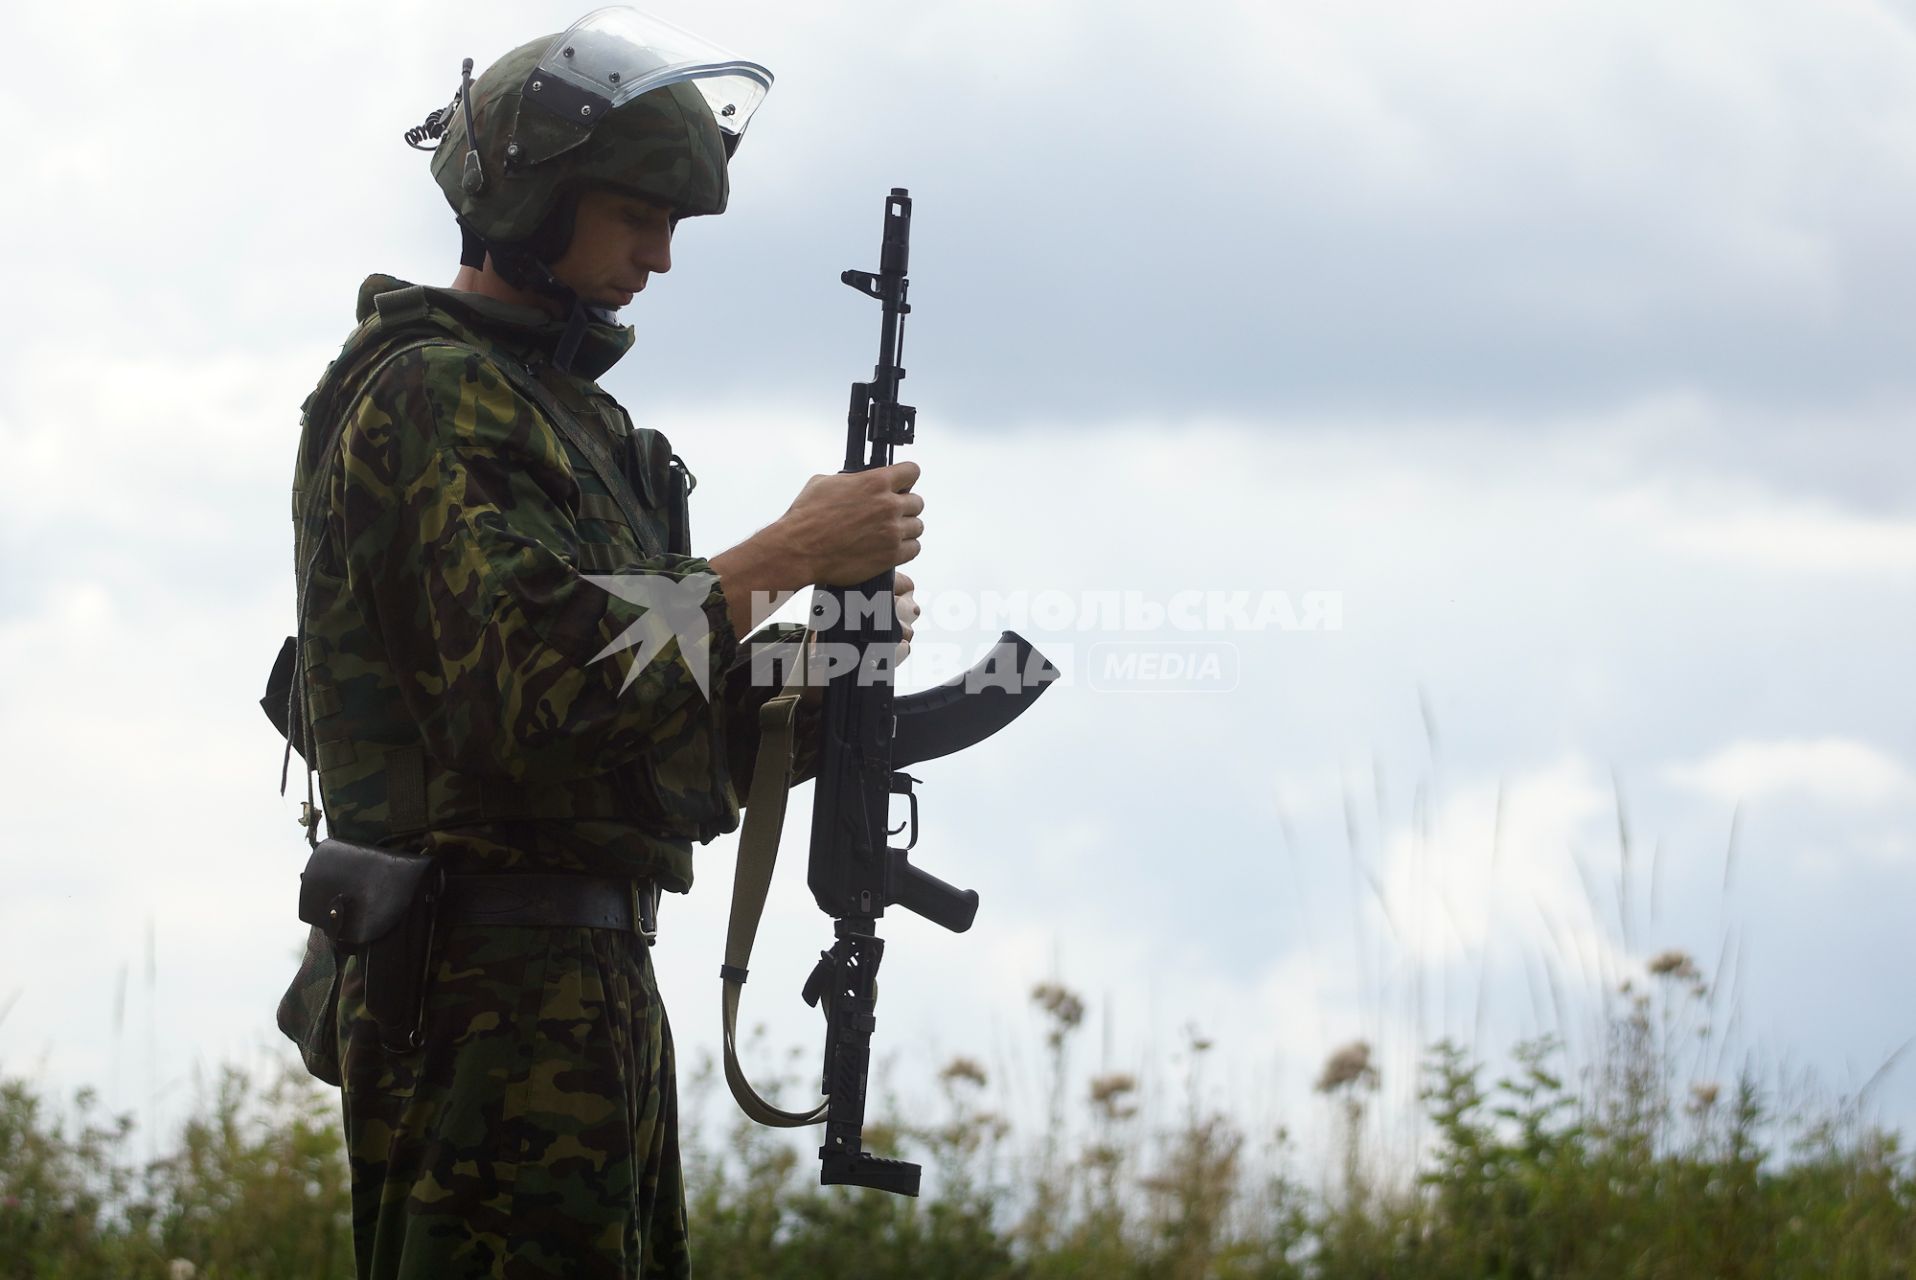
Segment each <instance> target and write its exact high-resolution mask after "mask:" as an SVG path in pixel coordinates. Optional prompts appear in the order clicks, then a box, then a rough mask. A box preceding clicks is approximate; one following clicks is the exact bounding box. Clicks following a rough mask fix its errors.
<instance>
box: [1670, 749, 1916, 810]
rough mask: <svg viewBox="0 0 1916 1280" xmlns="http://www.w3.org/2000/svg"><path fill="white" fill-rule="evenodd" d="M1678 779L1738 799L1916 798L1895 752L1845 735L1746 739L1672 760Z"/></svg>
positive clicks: (1914, 779) (1913, 780) (1914, 781)
mask: <svg viewBox="0 0 1916 1280" xmlns="http://www.w3.org/2000/svg"><path fill="white" fill-rule="evenodd" d="M1664 776H1665V777H1666V778H1667V779H1668V780H1669V781H1670V782H1671V783H1673V784H1674V785H1676V786H1679V787H1682V788H1684V789H1686V790H1689V791H1693V792H1697V793H1700V794H1703V795H1707V796H1711V797H1713V798H1715V799H1718V800H1724V801H1728V802H1731V803H1740V802H1742V801H1746V800H1767V799H1771V798H1773V797H1779V796H1780V797H1799V798H1808V799H1812V800H1820V801H1824V802H1827V803H1831V804H1866V805H1878V804H1888V803H1891V802H1895V801H1904V802H1907V801H1910V800H1912V799H1916V776H1912V774H1911V773H1910V770H1909V768H1908V766H1907V765H1906V764H1905V763H1904V762H1903V761H1900V760H1898V759H1896V758H1895V757H1893V756H1890V755H1886V754H1884V753H1883V752H1882V751H1880V750H1878V749H1876V748H1874V747H1871V746H1869V745H1868V744H1867V743H1862V742H1857V741H1854V740H1851V739H1847V738H1837V737H1826V738H1817V739H1809V740H1802V739H1799V740H1790V741H1755V740H1749V739H1743V740H1739V741H1736V742H1733V743H1731V744H1730V745H1729V746H1726V747H1724V748H1723V749H1721V750H1719V751H1717V752H1714V753H1713V754H1711V755H1709V756H1707V757H1705V758H1703V759H1701V760H1695V761H1691V762H1687V763H1681V764H1673V765H1671V766H1669V767H1668V768H1667V769H1666V770H1665V771H1664Z"/></svg>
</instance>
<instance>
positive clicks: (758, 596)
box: [707, 524, 815, 637]
mask: <svg viewBox="0 0 1916 1280" xmlns="http://www.w3.org/2000/svg"><path fill="white" fill-rule="evenodd" d="M707 563H709V564H710V565H711V566H712V572H714V573H716V574H717V575H718V578H719V589H720V590H721V591H723V592H724V594H725V608H726V612H727V613H728V614H730V615H731V619H732V629H733V631H734V632H736V633H737V634H738V635H739V636H740V637H743V636H744V635H745V634H746V633H747V632H749V631H751V630H752V629H753V628H755V627H757V626H758V624H759V623H761V622H763V621H764V620H765V619H766V618H768V617H770V616H771V615H772V613H773V612H774V611H775V610H776V609H777V608H778V607H779V606H780V605H782V604H784V603H785V601H787V600H789V599H791V597H792V594H793V593H794V592H796V591H799V590H801V589H802V588H804V587H808V586H810V585H811V584H812V582H813V579H814V576H815V575H814V574H813V573H812V572H811V566H810V564H809V563H808V562H807V560H806V558H805V556H804V555H803V554H801V552H800V551H799V549H798V548H796V547H794V546H793V545H792V544H791V540H790V539H789V538H788V537H786V535H785V532H784V530H783V528H782V527H781V526H780V525H778V524H773V525H769V526H767V527H766V528H764V529H761V530H759V531H758V532H757V533H755V534H753V535H752V536H751V537H749V538H747V539H746V540H745V541H743V542H741V543H739V544H738V545H737V546H736V547H733V548H732V549H731V550H730V551H724V552H720V553H719V554H718V555H716V556H713V557H712V558H711V560H709V561H708V562H707Z"/></svg>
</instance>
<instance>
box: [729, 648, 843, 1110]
mask: <svg viewBox="0 0 1916 1280" xmlns="http://www.w3.org/2000/svg"><path fill="white" fill-rule="evenodd" d="M809 656H810V646H809V645H805V644H801V646H800V658H799V660H798V661H797V662H794V663H792V665H791V673H790V674H789V675H788V676H787V677H786V680H785V687H784V688H782V689H781V690H779V692H778V693H777V694H776V695H775V696H773V697H772V698H771V699H769V700H768V701H767V702H766V703H765V705H764V706H763V707H762V708H760V709H759V713H758V762H757V764H756V765H755V766H754V767H753V772H752V791H751V795H750V796H749V797H748V798H747V799H746V802H745V824H744V826H743V828H742V829H741V830H740V831H739V838H738V871H737V873H736V874H735V876H734V878H733V880H732V918H731V921H730V923H729V924H727V925H726V928H725V964H724V966H723V967H722V968H721V969H720V970H719V977H720V979H721V980H722V981H723V982H724V992H723V995H722V997H721V1001H720V1005H721V1010H722V1015H723V1020H724V1027H725V1083H726V1084H727V1085H728V1086H729V1087H730V1088H731V1090H732V1096H733V1097H734V1098H736V1099H737V1100H738V1105H739V1109H740V1110H742V1111H743V1112H745V1114H746V1115H747V1116H749V1117H750V1118H751V1119H753V1120H756V1121H758V1123H760V1124H763V1125H770V1126H772V1127H773V1128H778V1129H795V1128H798V1127H800V1126H801V1125H808V1124H822V1123H824V1121H825V1112H826V1110H827V1108H828V1106H829V1100H828V1101H826V1102H821V1103H819V1104H818V1106H817V1107H815V1108H813V1109H812V1110H810V1111H785V1110H781V1109H780V1108H778V1107H775V1106H773V1105H772V1104H771V1103H769V1102H767V1101H766V1100H765V1099H764V1098H762V1097H760V1096H759V1094H758V1091H757V1090H755V1089H754V1088H752V1084H751V1081H749V1080H747V1079H746V1078H745V1069H744V1068H743V1067H741V1066H740V1065H739V1061H738V999H739V992H740V989H741V988H742V987H743V986H744V985H745V971H746V968H747V966H748V965H749V964H750V962H751V959H752V943H753V942H754V941H755V940H756V939H757V937H758V923H759V920H760V919H761V918H762V917H763V916H764V914H765V898H766V895H767V894H768V893H769V892H770V891H771V888H772V868H773V867H775V866H776V865H777V864H778V838H779V834H780V832H781V831H783V829H784V827H785V798H786V796H787V795H788V794H789V793H790V791H791V786H792V736H793V735H792V728H793V722H794V719H795V718H796V715H797V712H798V702H799V698H800V697H801V696H802V695H803V693H804V688H805V669H806V666H807V662H808V659H809ZM828 999H829V998H828ZM820 1007H821V1008H823V1007H824V1004H823V1003H822V1002H821V1006H820Z"/></svg>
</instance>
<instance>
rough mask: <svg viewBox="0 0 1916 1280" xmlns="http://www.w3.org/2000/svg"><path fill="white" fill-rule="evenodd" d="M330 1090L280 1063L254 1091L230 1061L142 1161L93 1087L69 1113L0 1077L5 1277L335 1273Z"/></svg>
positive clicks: (334, 1120) (338, 1196) (339, 1226)
mask: <svg viewBox="0 0 1916 1280" xmlns="http://www.w3.org/2000/svg"><path fill="white" fill-rule="evenodd" d="M337 1106H338V1099H337V1096H336V1095H334V1094H332V1093H331V1092H330V1091H326V1090H323V1089H321V1088H320V1087H319V1086H318V1085H316V1084H314V1083H313V1082H312V1081H311V1080H309V1079H307V1078H306V1076H305V1075H304V1073H303V1072H301V1071H300V1070H299V1069H298V1067H297V1066H289V1067H287V1068H286V1069H284V1070H283V1071H282V1072H281V1073H280V1074H279V1076H278V1077H277V1078H276V1079H275V1080H274V1082H273V1083H272V1084H271V1085H270V1087H268V1088H267V1090H266V1091H265V1092H264V1093H263V1094H256V1093H255V1092H254V1089H253V1086H252V1084H251V1083H250V1081H249V1080H248V1079H247V1077H246V1076H245V1074H244V1073H242V1072H240V1071H238V1070H236V1069H234V1068H230V1067H229V1068H227V1069H225V1070H224V1071H222V1072H221V1073H220V1076H219V1079H218V1081H217V1083H216V1084H215V1085H214V1086H213V1088H212V1089H211V1090H210V1091H209V1092H206V1093H205V1094H204V1095H203V1096H202V1098H201V1100H200V1105H199V1107H198V1108H197V1109H196V1111H195V1113H194V1115H193V1116H192V1117H191V1118H190V1119H189V1120H188V1121H187V1122H186V1124H185V1125H184V1126H183V1127H182V1129H181V1131H180V1133H179V1134H178V1137H177V1141H176V1143H175V1145H174V1148H173V1150H172V1151H170V1152H169V1153H168V1154H167V1155H165V1156H163V1157H161V1158H159V1159H157V1160H152V1161H149V1162H147V1163H145V1164H144V1165H141V1164H139V1163H138V1162H136V1161H135V1159H134V1158H133V1155H132V1152H131V1150H130V1146H131V1141H130V1139H131V1136H132V1132H133V1124H132V1121H131V1119H130V1118H128V1117H126V1116H117V1117H113V1118H111V1119H105V1120H102V1119H100V1118H98V1117H97V1115H96V1112H97V1100H96V1099H95V1097H94V1095H93V1094H92V1093H91V1092H90V1091H88V1090H82V1091H81V1092H80V1093H79V1094H78V1095H76V1096H75V1098H74V1101H73V1105H72V1107H71V1109H70V1112H69V1113H68V1114H65V1115H62V1114H60V1113H58V1112H56V1111H55V1110H53V1109H52V1108H51V1107H49V1106H48V1104H47V1102H46V1101H45V1099H43V1098H42V1097H40V1096H39V1094H37V1093H36V1092H35V1091H34V1089H33V1087H32V1086H31V1085H30V1084H29V1083H28V1082H26V1081H23V1080H17V1079H4V1080H0V1277H4V1278H5V1280H25V1278H26V1277H32V1278H34V1280H66V1278H68V1277H73V1278H74V1280H79V1278H80V1277H86V1278H87V1280H95V1278H97V1277H101V1276H115V1277H129V1278H139V1280H144V1278H146V1277H153V1278H154V1280H177V1278H183V1277H194V1278H195V1280H241V1278H244V1277H272V1278H273V1280H309V1278H310V1280H334V1278H336V1277H349V1276H351V1275H352V1271H353V1250H352V1234H351V1227H350V1222H349V1219H348V1216H347V1203H346V1195H347V1191H346V1188H347V1182H346V1164H345V1147H344V1143H343V1141H342V1139H341V1136H340V1126H339V1121H338V1117H337V1116H336V1114H335V1110H336V1108H337Z"/></svg>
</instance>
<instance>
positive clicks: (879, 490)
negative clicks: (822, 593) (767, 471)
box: [774, 462, 925, 587]
mask: <svg viewBox="0 0 1916 1280" xmlns="http://www.w3.org/2000/svg"><path fill="white" fill-rule="evenodd" d="M917 483H918V464H917V463H915V462H894V463H892V464H891V465H890V466H888V467H873V468H872V469H871V470H869V471H852V472H840V473H839V474H837V475H829V476H813V477H812V478H811V479H810V480H807V481H806V482H805V487H804V488H803V489H801V490H799V493H798V497H796V498H794V499H793V500H792V506H791V509H790V510H789V511H787V512H786V513H785V514H784V516H783V517H781V518H780V520H779V521H778V524H777V525H776V526H774V527H775V528H776V529H777V530H778V533H779V536H780V537H781V538H782V539H783V540H784V541H785V542H786V543H787V545H788V546H789V548H790V549H791V551H792V552H793V554H794V555H796V556H797V557H798V558H799V562H800V563H802V564H804V565H806V566H807V567H808V570H809V573H810V576H811V581H813V582H815V583H818V584H820V585H822V586H833V587H838V586H854V585H856V584H858V583H860V582H864V581H866V580H868V579H870V578H873V577H876V576H877V575H878V574H880V573H882V572H884V571H885V570H886V569H894V568H896V567H898V566H899V565H901V564H904V563H905V562H906V561H908V560H911V559H913V558H915V557H916V556H917V555H918V550H919V539H920V538H922V537H923V536H924V534H925V522H924V520H922V519H921V518H920V516H921V514H922V513H923V511H924V509H925V500H924V499H923V498H921V497H919V496H918V495H917V494H915V493H913V492H912V491H911V487H912V486H913V485H915V484H917Z"/></svg>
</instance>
